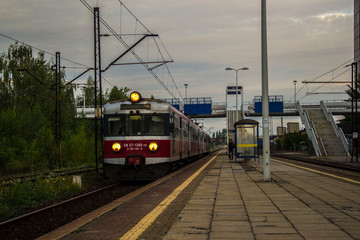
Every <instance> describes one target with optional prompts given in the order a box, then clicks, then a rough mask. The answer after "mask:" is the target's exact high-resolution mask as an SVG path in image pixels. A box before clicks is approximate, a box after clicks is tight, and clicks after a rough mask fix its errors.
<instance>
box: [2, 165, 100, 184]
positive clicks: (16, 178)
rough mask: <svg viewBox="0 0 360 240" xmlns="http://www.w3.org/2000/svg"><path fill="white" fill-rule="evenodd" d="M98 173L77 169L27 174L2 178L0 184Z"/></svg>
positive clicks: (91, 169) (91, 170) (86, 169)
mask: <svg viewBox="0 0 360 240" xmlns="http://www.w3.org/2000/svg"><path fill="white" fill-rule="evenodd" d="M94 171H96V168H88V167H83V168H76V169H64V170H58V171H53V172H44V173H39V174H27V175H21V176H14V177H6V178H0V183H2V184H5V185H9V184H12V183H13V182H18V181H19V182H24V181H25V180H26V181H36V179H38V178H39V177H47V176H69V175H76V174H83V173H87V172H94Z"/></svg>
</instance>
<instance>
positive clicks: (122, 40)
mask: <svg viewBox="0 0 360 240" xmlns="http://www.w3.org/2000/svg"><path fill="white" fill-rule="evenodd" d="M80 1H81V3H82V4H83V5H84V6H85V7H86V8H88V10H89V11H90V12H92V13H93V11H94V10H93V8H92V7H91V6H90V5H89V4H88V3H87V2H86V0H80ZM119 2H120V4H122V6H123V7H124V8H125V9H126V10H127V11H128V12H129V13H130V14H131V15H132V16H133V17H134V18H135V19H136V21H137V22H138V23H139V24H140V25H141V26H142V27H143V28H144V29H145V30H146V31H147V33H148V34H149V35H153V36H155V34H152V33H151V32H150V31H149V29H148V28H146V27H145V25H144V24H143V23H142V22H141V21H140V20H139V19H138V18H136V17H135V15H134V14H133V13H132V12H131V11H130V10H129V9H128V8H127V7H126V6H125V5H124V4H123V3H122V2H121V1H120V0H119ZM100 22H101V23H102V24H103V25H104V26H105V28H107V29H108V31H109V32H110V33H111V34H112V35H113V36H115V38H116V39H117V40H118V41H119V42H120V43H122V44H123V46H124V47H125V48H127V49H128V51H129V52H130V53H131V54H132V55H133V56H134V57H135V58H136V59H137V60H138V62H139V63H140V64H142V65H143V66H144V67H145V68H146V69H147V70H148V72H149V73H150V74H151V75H152V76H153V77H154V78H155V80H157V81H158V83H159V84H160V85H161V86H162V87H163V88H164V89H165V90H166V91H167V92H168V93H169V94H170V95H171V96H172V97H173V98H176V97H175V95H174V94H173V93H172V92H171V91H170V89H169V88H168V87H167V86H166V85H165V84H164V82H163V81H162V80H161V79H160V78H159V77H158V76H157V74H156V73H155V72H154V71H153V70H154V68H151V67H150V66H149V65H148V64H147V63H146V62H145V61H144V60H142V58H141V57H139V55H137V54H136V53H135V51H134V50H132V49H130V48H131V47H130V46H129V45H128V44H127V43H126V42H125V41H124V39H122V38H121V36H120V35H119V34H117V33H116V32H115V31H114V29H113V28H112V27H111V26H110V25H109V24H108V23H107V22H106V21H105V20H104V19H103V18H101V17H100ZM166 52H167V51H166ZM167 53H168V52H167ZM169 56H170V55H169ZM165 65H166V64H165ZM174 84H175V85H176V83H175V81H174ZM176 88H177V87H176ZM177 90H178V88H177ZM178 94H179V95H180V96H181V93H180V91H179V90H178Z"/></svg>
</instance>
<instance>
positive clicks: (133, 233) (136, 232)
mask: <svg viewBox="0 0 360 240" xmlns="http://www.w3.org/2000/svg"><path fill="white" fill-rule="evenodd" d="M221 152H222V151H219V152H218V153H217V154H216V155H215V156H214V157H213V158H211V159H210V160H209V161H208V162H207V163H206V164H205V165H204V166H202V167H201V168H200V169H199V170H197V171H196V172H195V173H194V174H193V175H192V176H191V177H189V178H188V179H187V180H186V181H185V182H183V183H182V184H181V185H180V186H179V187H177V188H176V189H175V190H174V191H173V192H172V193H171V194H170V195H169V196H167V197H166V198H165V199H164V200H163V201H162V202H161V203H160V204H159V205H158V206H156V207H155V208H154V209H153V210H152V211H151V212H150V213H148V214H147V215H146V216H145V217H144V218H143V219H141V220H140V221H139V223H138V224H136V225H135V226H134V227H133V228H132V229H130V230H129V231H128V232H127V233H125V234H124V235H123V236H122V237H121V238H120V240H128V239H137V238H138V237H140V235H141V234H142V233H143V232H145V230H146V229H147V228H148V227H149V226H150V225H151V224H152V223H153V222H155V220H156V218H157V217H158V216H160V214H161V213H162V212H163V211H165V209H166V208H167V207H168V206H169V205H170V204H171V203H172V202H173V201H174V200H175V199H176V197H177V196H178V195H179V194H180V193H181V192H182V191H183V190H184V189H185V188H186V187H187V186H188V185H189V184H190V183H191V182H192V181H193V180H194V179H195V178H196V177H197V176H198V175H199V174H200V173H201V172H202V171H203V170H204V169H205V168H206V167H207V166H208V165H209V164H210V163H212V162H213V161H214V159H215V158H216V157H217V156H218V155H219V154H220V153H221Z"/></svg>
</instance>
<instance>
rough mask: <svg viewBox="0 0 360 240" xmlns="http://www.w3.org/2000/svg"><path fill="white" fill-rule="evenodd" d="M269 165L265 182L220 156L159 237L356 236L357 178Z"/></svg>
mask: <svg viewBox="0 0 360 240" xmlns="http://www.w3.org/2000/svg"><path fill="white" fill-rule="evenodd" d="M271 169H272V171H271V172H272V178H273V181H272V182H264V181H263V176H262V173H261V172H259V171H256V170H255V171H253V170H250V171H245V170H244V168H243V167H241V166H240V165H239V164H235V163H230V162H229V161H228V160H227V157H226V156H225V155H221V156H219V157H218V158H217V159H216V162H215V163H214V165H212V166H211V168H210V169H209V171H208V173H207V174H206V176H205V178H204V179H203V181H202V182H201V183H200V185H199V187H198V188H197V189H196V191H195V192H194V194H193V196H192V197H191V199H190V201H189V202H188V203H187V204H186V206H185V208H184V209H183V210H182V212H181V214H180V215H179V218H178V221H177V222H175V223H174V224H173V226H172V227H171V229H170V230H169V231H168V233H167V234H166V235H165V236H164V238H163V239H165V240H175V239H191V240H202V239H214V240H215V239H219V240H220V239H327V240H329V239H360V182H358V183H353V182H347V181H346V180H338V179H332V178H331V177H328V176H323V175H321V174H319V173H314V172H309V171H306V170H302V169H299V168H296V167H293V166H289V165H283V164H281V163H278V162H274V161H272V166H271Z"/></svg>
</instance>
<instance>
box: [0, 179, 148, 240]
mask: <svg viewBox="0 0 360 240" xmlns="http://www.w3.org/2000/svg"><path fill="white" fill-rule="evenodd" d="M143 185H144V183H142V184H137V185H134V184H132V185H129V184H119V183H116V184H112V185H109V186H106V187H103V188H100V189H97V190H94V191H92V192H88V193H85V194H83V195H80V196H77V197H74V198H71V199H68V200H65V201H62V202H59V203H55V204H53V205H51V206H47V207H44V208H41V209H39V210H36V211H33V212H30V213H27V214H25V215H22V216H19V217H16V218H13V219H10V220H7V221H4V222H1V223H0V239H19V240H20V239H34V238H36V237H39V236H41V235H43V234H45V233H47V232H49V231H51V230H53V229H56V228H58V227H60V226H62V225H64V224H66V223H68V222H70V221H72V220H75V219H77V218H78V217H80V216H82V215H84V214H86V213H88V212H90V211H92V210H94V209H96V208H99V207H100V206H103V205H105V204H107V203H109V202H111V201H113V200H114V199H117V198H119V197H121V196H124V195H126V194H128V193H130V192H132V191H134V190H136V189H137V188H140V187H141V186H143Z"/></svg>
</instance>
